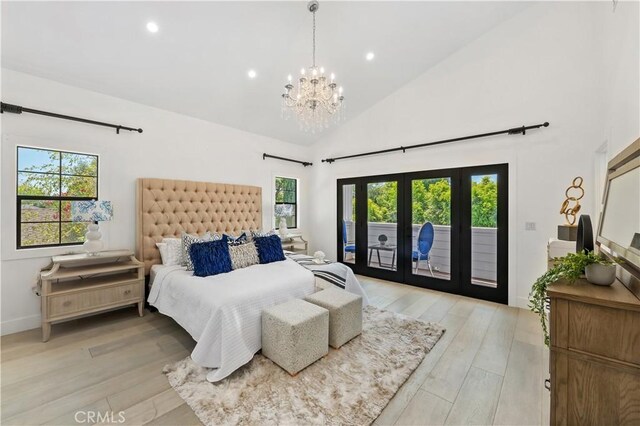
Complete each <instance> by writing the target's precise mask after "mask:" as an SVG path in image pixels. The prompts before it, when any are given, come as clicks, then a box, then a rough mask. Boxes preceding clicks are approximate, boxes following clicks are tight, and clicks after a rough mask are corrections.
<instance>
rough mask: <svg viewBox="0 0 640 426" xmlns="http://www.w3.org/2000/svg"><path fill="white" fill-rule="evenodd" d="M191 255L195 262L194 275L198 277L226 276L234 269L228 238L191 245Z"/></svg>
mask: <svg viewBox="0 0 640 426" xmlns="http://www.w3.org/2000/svg"><path fill="white" fill-rule="evenodd" d="M189 254H190V255H191V261H192V262H193V275H195V276H196V277H208V276H210V275H218V274H224V273H225V272H231V270H232V269H233V268H232V267H231V255H230V254H229V243H227V239H226V238H223V239H222V240H218V241H207V242H204V243H195V244H191V247H190V248H189Z"/></svg>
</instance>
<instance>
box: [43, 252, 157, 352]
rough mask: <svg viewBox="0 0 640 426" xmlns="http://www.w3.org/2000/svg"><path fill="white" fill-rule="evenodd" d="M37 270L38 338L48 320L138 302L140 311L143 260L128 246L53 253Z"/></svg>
mask: <svg viewBox="0 0 640 426" xmlns="http://www.w3.org/2000/svg"><path fill="white" fill-rule="evenodd" d="M51 261H52V265H51V267H50V268H49V269H48V270H45V271H42V272H41V273H40V284H39V294H40V297H41V302H42V303H41V308H42V341H44V342H46V341H47V340H49V335H50V334H51V324H52V323H53V322H58V321H66V320H70V319H74V318H77V317H80V316H84V315H87V314H93V313H98V312H101V311H105V310H107V309H113V308H118V307H125V306H129V305H134V304H137V305H138V314H139V315H140V316H143V315H144V264H143V263H142V262H139V261H138V260H137V259H136V258H135V257H134V255H133V252H132V251H130V250H111V251H103V252H100V253H99V256H90V255H88V254H86V253H81V254H69V255H63V256H53V258H52V259H51Z"/></svg>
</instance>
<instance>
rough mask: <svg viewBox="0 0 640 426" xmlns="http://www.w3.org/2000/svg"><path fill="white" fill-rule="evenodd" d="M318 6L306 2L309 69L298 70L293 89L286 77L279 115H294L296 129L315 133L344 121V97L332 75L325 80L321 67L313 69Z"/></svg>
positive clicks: (314, 3) (289, 78) (314, 64)
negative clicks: (309, 25) (310, 33)
mask: <svg viewBox="0 0 640 426" xmlns="http://www.w3.org/2000/svg"><path fill="white" fill-rule="evenodd" d="M318 8H319V4H318V2H317V1H315V0H314V1H310V2H309V4H307V9H309V12H311V13H312V14H313V62H312V65H311V67H309V68H307V69H305V68H302V70H300V77H299V78H298V81H297V86H296V85H294V82H293V77H292V76H291V74H289V77H288V80H289V81H288V83H287V84H286V85H285V86H284V87H285V89H286V91H285V92H284V93H283V94H282V113H283V116H284V118H285V119H288V118H290V117H291V115H295V116H296V117H297V119H298V121H299V122H300V128H301V129H303V130H305V131H310V132H312V133H315V132H316V131H321V130H322V129H323V128H325V127H329V122H334V123H337V122H339V121H340V120H341V119H343V118H344V105H343V104H344V96H343V95H342V87H338V85H337V83H336V81H335V79H336V77H335V75H334V74H333V73H331V75H330V76H329V78H327V76H326V75H325V72H324V68H323V67H317V66H316V12H317V11H318Z"/></svg>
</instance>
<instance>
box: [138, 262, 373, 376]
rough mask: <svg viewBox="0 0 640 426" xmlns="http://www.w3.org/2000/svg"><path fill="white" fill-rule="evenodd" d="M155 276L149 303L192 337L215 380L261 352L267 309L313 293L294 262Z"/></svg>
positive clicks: (165, 271) (196, 355) (158, 271)
mask: <svg viewBox="0 0 640 426" xmlns="http://www.w3.org/2000/svg"><path fill="white" fill-rule="evenodd" d="M152 275H153V280H152V286H151V291H150V292H149V298H148V301H149V303H150V304H151V305H153V306H155V307H156V308H157V309H158V310H159V311H160V312H161V313H162V314H164V315H168V316H170V317H171V318H173V319H174V320H175V321H176V322H177V323H178V324H180V325H181V326H182V327H183V328H184V329H185V330H187V331H188V332H189V334H191V337H193V339H194V340H195V341H196V342H197V344H196V347H195V348H194V350H193V352H192V353H191V358H192V359H193V360H194V361H195V362H196V363H197V364H199V365H201V366H203V367H210V368H214V370H212V371H211V372H210V373H209V374H208V375H207V379H208V380H209V381H211V382H215V381H218V380H222V379H224V378H225V377H227V376H228V375H229V374H231V373H233V372H234V371H235V370H236V369H238V368H239V367H241V366H242V365H244V364H246V363H247V362H249V361H250V360H251V358H253V355H254V354H255V353H256V352H258V350H260V348H261V347H262V339H261V330H262V329H261V313H262V310H263V309H265V308H267V307H270V306H273V305H277V304H280V303H283V302H286V301H287V300H290V299H300V298H304V297H305V296H308V295H309V294H312V293H313V292H314V291H315V277H314V276H313V273H311V271H309V270H307V269H305V268H303V267H301V266H300V265H298V264H297V263H296V262H294V261H293V260H290V259H287V260H285V261H282V262H274V263H269V264H266V265H254V266H250V267H248V268H243V269H238V270H235V271H233V272H229V273H227V274H220V275H214V276H211V277H206V278H201V277H194V276H193V273H192V272H187V271H186V270H185V268H183V267H180V266H162V267H154V271H153V274H152ZM358 287H359V285H358ZM360 290H361V289H360Z"/></svg>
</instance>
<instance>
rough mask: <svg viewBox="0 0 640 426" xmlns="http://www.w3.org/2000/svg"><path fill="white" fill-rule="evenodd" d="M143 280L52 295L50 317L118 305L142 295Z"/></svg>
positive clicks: (133, 300)
mask: <svg viewBox="0 0 640 426" xmlns="http://www.w3.org/2000/svg"><path fill="white" fill-rule="evenodd" d="M142 291H143V281H140V280H138V281H135V282H132V283H128V284H120V285H117V286H111V287H104V288H97V289H87V290H85V291H80V292H74V293H69V294H60V295H52V296H51V297H50V298H49V310H48V312H49V318H50V319H55V318H56V317H64V316H67V315H71V314H74V313H77V312H81V311H91V310H93V309H98V308H101V307H108V306H117V305H118V304H121V303H125V302H127V301H131V303H134V302H137V301H139V300H140V298H141V297H142Z"/></svg>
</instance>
